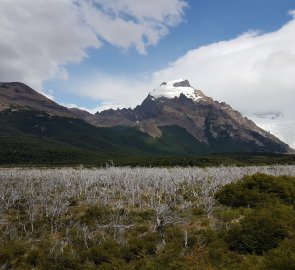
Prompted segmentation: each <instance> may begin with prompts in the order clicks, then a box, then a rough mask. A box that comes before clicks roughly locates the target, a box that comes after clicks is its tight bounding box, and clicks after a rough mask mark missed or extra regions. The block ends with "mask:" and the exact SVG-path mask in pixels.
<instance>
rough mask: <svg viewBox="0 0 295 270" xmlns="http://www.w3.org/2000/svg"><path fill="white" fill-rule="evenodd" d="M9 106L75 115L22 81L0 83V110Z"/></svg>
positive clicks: (55, 113) (67, 115)
mask: <svg viewBox="0 0 295 270" xmlns="http://www.w3.org/2000/svg"><path fill="white" fill-rule="evenodd" d="M11 106H12V107H15V106H16V107H21V108H33V109H36V110H40V111H45V112H48V113H52V114H54V115H59V116H66V117H75V115H74V114H73V113H71V111H70V110H69V109H68V108H66V107H63V106H61V105H59V104H57V103H55V102H54V101H52V100H50V99H49V98H47V97H45V96H43V95H41V94H39V93H38V92H36V91H35V90H33V89H32V88H30V87H29V86H27V85H25V84H23V83H19V82H12V83H0V110H3V109H5V108H9V107H11Z"/></svg>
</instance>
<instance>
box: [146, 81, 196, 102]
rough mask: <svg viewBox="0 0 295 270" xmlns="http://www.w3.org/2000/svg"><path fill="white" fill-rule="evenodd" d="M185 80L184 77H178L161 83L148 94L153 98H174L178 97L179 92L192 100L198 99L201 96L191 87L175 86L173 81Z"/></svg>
mask: <svg viewBox="0 0 295 270" xmlns="http://www.w3.org/2000/svg"><path fill="white" fill-rule="evenodd" d="M183 81H185V79H179V80H174V81H169V82H164V83H162V84H161V85H160V86H159V87H158V88H156V89H155V90H154V91H153V92H151V93H150V95H151V96H152V97H154V98H160V97H165V98H175V97H180V95H181V94H183V95H185V96H186V97H187V98H190V99H192V100H194V101H198V100H200V99H201V98H202V96H200V95H199V94H197V92H196V90H195V89H194V88H193V87H175V86H174V84H175V83H180V82H183Z"/></svg>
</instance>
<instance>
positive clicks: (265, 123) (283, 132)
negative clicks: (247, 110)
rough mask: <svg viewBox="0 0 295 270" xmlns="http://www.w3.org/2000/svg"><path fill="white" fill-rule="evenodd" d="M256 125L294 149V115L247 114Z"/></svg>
mask: <svg viewBox="0 0 295 270" xmlns="http://www.w3.org/2000/svg"><path fill="white" fill-rule="evenodd" d="M247 117H248V118H249V119H251V120H252V121H253V122H254V123H255V124H256V125H257V126H259V127H261V128H262V129H264V130H266V131H268V132H270V133H271V134H273V135H275V136H276V137H278V138H279V139H280V140H281V141H283V142H285V143H287V144H288V145H289V146H290V147H292V148H293V149H295V128H294V127H295V116H294V115H283V114H280V113H279V114H277V113H276V114H265V115H263V116H261V115H260V116H257V115H247Z"/></svg>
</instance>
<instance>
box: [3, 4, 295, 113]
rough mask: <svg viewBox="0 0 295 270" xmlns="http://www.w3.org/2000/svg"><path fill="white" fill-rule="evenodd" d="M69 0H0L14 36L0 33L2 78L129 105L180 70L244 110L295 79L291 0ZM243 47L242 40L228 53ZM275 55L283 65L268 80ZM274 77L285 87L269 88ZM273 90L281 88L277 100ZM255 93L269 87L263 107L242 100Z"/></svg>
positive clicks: (92, 101) (82, 101)
mask: <svg viewBox="0 0 295 270" xmlns="http://www.w3.org/2000/svg"><path fill="white" fill-rule="evenodd" d="M61 2H63V3H61ZM74 2H75V1H73V0H65V1H60V0H49V1H45V0H38V2H37V4H36V1H34V0H2V1H1V3H0V11H1V14H4V13H5V14H7V17H6V18H4V19H3V18H2V19H0V34H1V36H2V37H3V36H4V37H5V36H7V37H9V38H11V44H12V43H13V46H11V44H9V42H10V40H9V38H8V41H7V42H5V43H4V42H3V41H2V42H0V49H1V48H2V52H6V51H7V53H6V56H4V55H2V57H1V55H0V59H3V61H2V64H0V71H2V70H3V72H2V73H1V72H0V73H1V74H2V75H1V80H2V81H8V80H13V81H16V80H21V81H24V82H26V83H28V84H29V85H31V86H32V87H34V88H36V89H37V90H39V91H41V92H43V93H46V94H47V95H50V96H52V98H53V99H54V100H55V101H57V102H59V103H62V104H64V105H69V104H72V105H73V106H78V107H80V108H87V109H88V110H91V111H92V112H94V111H96V110H102V109H104V108H109V107H114V108H116V107H129V106H131V107H133V106H135V105H136V104H138V103H140V102H141V101H142V99H143V98H144V97H145V96H146V95H147V94H148V93H149V92H150V91H152V89H153V88H155V87H157V85H159V84H160V83H161V82H162V80H163V81H164V80H173V79H178V78H179V77H185V78H188V79H189V80H190V81H191V82H192V84H193V86H195V87H196V88H201V89H202V90H203V91H204V92H205V93H206V94H208V95H210V96H213V97H214V98H216V99H219V100H225V101H226V102H228V103H230V104H231V105H233V106H234V107H235V108H237V109H240V110H242V111H246V112H251V111H253V112H256V111H259V110H260V109H261V110H265V111H267V110H272V109H273V110H281V109H282V108H286V107H288V108H289V107H290V108H291V104H289V103H288V102H289V100H290V98H293V96H292V95H293V93H294V91H295V88H294V86H295V82H294V79H293V78H292V77H294V76H292V75H291V74H290V76H287V75H286V74H289V71H290V70H294V69H293V68H295V60H294V59H295V56H294V55H295V52H294V49H292V48H295V40H294V37H293V36H292V34H293V35H294V36H295V27H293V25H295V23H294V15H292V14H289V12H290V11H292V10H295V1H294V0H194V1H193V0H187V1H185V0H157V1H152V0H151V1H142V0H109V1H106V0H78V1H76V2H75V3H74ZM77 3H78V4H77ZM48 5H49V6H48ZM161 5H162V9H160V7H161ZM159 6H160V7H159ZM49 7H50V8H49ZM24 10H25V11H26V12H24ZM48 10H50V11H48ZM126 10H127V11H126ZM69 11H70V12H69ZM12 13H13V16H11V15H12ZM24 13H25V14H28V16H27V17H24V15H23V14H24ZM60 18H62V20H61V19H60ZM8 20H9V21H10V24H7V21H8ZM11 20H12V21H11ZM46 20H47V21H46ZM130 22H132V25H130ZM104 24H105V25H104ZM11 25H13V27H11ZM26 25H27V27H26ZM9 27H11V29H8V28H9ZM32 29H33V30H32ZM280 29H283V30H280ZM8 30H9V31H8ZM1 31H2V33H1ZM136 31H138V32H136ZM11 33H14V35H11ZM243 35H244V36H243ZM278 40H283V41H284V42H281V43H279V42H278ZM15 44H19V45H15ZM261 44H264V45H263V48H262V45H261ZM265 44H266V45H265ZM272 44H273V45H272ZM8 45H10V47H8ZM37 45H38V46H37ZM240 47H243V48H244V47H247V49H242V51H239V53H238V54H236V53H235V54H231V53H228V52H229V51H231V52H232V51H235V50H236V49H237V48H240ZM11 48H13V49H14V50H13V49H11ZM225 54H226V56H225ZM252 55H253V59H251V61H250V60H249V58H252ZM8 56H9V57H8ZM293 57H294V59H293ZM203 58H204V59H203ZM14 59H15V63H14V62H13V61H12V60H14ZM20 59H21V61H22V62H21V63H18V61H20ZM8 60H10V61H8ZM248 60H249V61H248ZM263 61H265V62H263ZM267 61H269V62H267ZM8 62H9V63H8ZM11 62H13V64H11ZM262 62H263V64H261V63H262ZM273 63H279V65H282V66H281V69H280V70H282V73H284V75H282V76H278V78H277V79H276V80H275V81H273V74H274V73H275V74H278V71H277V70H274V68H273V65H275V64H273ZM1 65H2V66H1ZM200 65H203V66H204V68H202V67H200ZM275 66H276V67H277V66H278V65H277V64H276V65H275ZM217 67H218V68H217ZM241 67H242V69H241V72H237V70H238V69H239V68H241ZM269 67H271V70H268V68H269ZM254 69H255V72H252V71H253V70H254ZM225 70H226V73H224V74H223V73H222V72H225ZM203 72H204V73H203ZM205 72H206V73H205ZM230 74H232V77H230V76H229V75H230ZM257 74H258V75H257ZM267 74H270V76H271V77H270V78H268V77H267ZM239 76H241V77H239ZM245 77H247V79H245ZM222 78H224V80H223V79H222ZM230 81H232V83H230ZM241 85H242V87H240V86H241ZM278 86H279V87H282V89H283V90H282V89H280V91H278V92H276V89H277V88H278ZM262 88H263V89H262ZM261 89H262V90H261ZM292 89H293V90H292ZM279 93H284V95H285V96H287V98H285V99H284V98H282V97H281V100H279V101H280V102H279V103H280V104H281V105H278V104H276V103H277V102H275V101H276V97H277V96H278V95H279ZM254 94H255V95H256V96H257V97H265V95H266V94H269V96H270V97H269V100H268V101H267V102H266V104H265V106H262V107H261V106H259V104H258V103H257V104H255V102H253V104H249V103H251V97H253V95H254ZM280 96H282V95H280ZM294 98H295V96H294ZM249 101H250V102H249Z"/></svg>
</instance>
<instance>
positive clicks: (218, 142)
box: [0, 80, 293, 155]
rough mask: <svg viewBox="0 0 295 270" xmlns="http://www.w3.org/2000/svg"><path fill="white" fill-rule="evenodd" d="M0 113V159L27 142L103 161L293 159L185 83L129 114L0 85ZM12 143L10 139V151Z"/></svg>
mask: <svg viewBox="0 0 295 270" xmlns="http://www.w3.org/2000/svg"><path fill="white" fill-rule="evenodd" d="M0 108H1V110H0V111H2V112H1V113H0V148H1V146H2V150H3V151H4V150H5V151H6V153H11V151H12V150H13V151H14V152H15V151H16V152H17V151H19V150H17V149H19V145H20V141H23V143H27V145H28V147H27V148H26V149H29V145H30V142H31V141H32V140H33V142H34V143H35V144H36V145H42V146H44V145H46V147H47V148H46V147H45V146H44V147H45V148H44V149H48V148H49V149H50V148H51V147H52V146H53V145H57V146H59V147H61V148H66V149H68V150H67V151H74V152H75V151H76V150H77V151H78V152H79V151H80V152H81V151H88V152H89V151H90V152H91V154H93V153H100V154H104V153H107V154H108V155H114V154H118V153H120V154H141V155H145V154H152V155H192V154H210V153H234V152H250V153H252V152H255V153H258V152H260V153H293V150H292V149H291V148H290V147H289V146H288V145H286V144H285V143H283V142H281V141H280V140H279V139H277V138H276V137H274V136H273V135H271V134H270V133H268V132H266V131H264V130H263V129H261V128H259V127H258V126H256V125H255V124H254V123H253V122H252V121H250V120H249V119H247V118H245V117H243V116H242V115H241V114H240V113H239V112H237V111H235V110H233V109H232V108H231V107H230V106H229V105H228V104H225V103H223V102H221V103H220V102H218V101H215V100H213V99H212V98H210V97H207V96H206V95H205V94H204V93H203V92H202V91H200V90H195V89H194V88H193V87H192V86H191V85H190V84H189V82H188V81H187V80H177V81H172V82H164V83H162V84H161V86H160V87H159V88H157V89H155V90H154V91H152V92H151V93H150V94H149V95H148V96H147V98H146V99H145V100H144V101H143V102H142V104H141V105H138V106H137V107H136V108H134V109H121V110H120V109H118V110H106V111H103V112H100V113H96V114H94V115H92V114H90V113H88V112H86V111H82V110H79V109H68V108H66V107H63V106H60V105H59V104H57V103H55V102H53V101H51V100H50V99H48V98H46V97H44V96H43V95H41V94H39V93H37V92H35V91H34V90H33V89H31V88H30V87H28V86H26V85H24V84H22V83H0ZM13 138H17V140H15V143H16V145H17V146H16V147H14V143H13ZM11 140H12V141H11ZM36 140H37V141H38V142H37V141H36ZM38 147H39V146H38ZM38 147H37V148H38ZM39 148H40V147H39ZM26 151H29V150H26ZM26 151H25V150H24V151H23V153H22V155H25V152H26ZM46 151H47V150H46ZM46 151H45V150H44V152H46ZM80 152H79V153H80ZM3 153H4V152H3ZM46 153H47V152H46Z"/></svg>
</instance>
